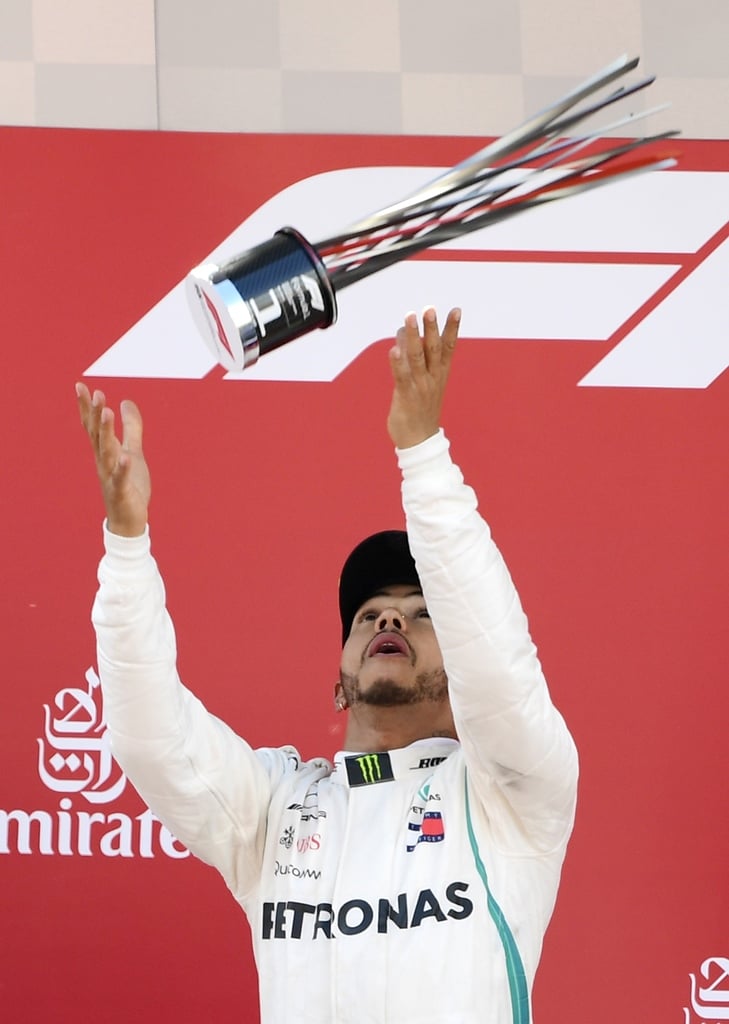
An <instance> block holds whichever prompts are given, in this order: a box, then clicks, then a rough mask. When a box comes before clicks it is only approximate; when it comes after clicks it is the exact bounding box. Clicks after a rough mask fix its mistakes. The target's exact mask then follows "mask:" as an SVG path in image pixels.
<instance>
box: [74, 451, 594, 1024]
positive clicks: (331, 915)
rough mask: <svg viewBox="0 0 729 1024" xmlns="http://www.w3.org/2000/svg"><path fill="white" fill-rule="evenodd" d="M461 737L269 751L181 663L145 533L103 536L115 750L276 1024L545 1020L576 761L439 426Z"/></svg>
mask: <svg viewBox="0 0 729 1024" xmlns="http://www.w3.org/2000/svg"><path fill="white" fill-rule="evenodd" d="M398 458H399V462H400V467H401V470H402V473H403V504H404V508H405V512H406V517H407V530H408V534H409V539H410V546H411V550H412V552H413V555H414V557H415V560H416V564H417V568H418V573H419V575H420V578H421V581H422V585H423V592H424V595H425V599H426V603H427V606H428V609H429V612H430V615H431V618H432V620H433V623H434V626H435V630H436V634H437V637H438V641H439V644H440V647H441V650H442V654H443V659H444V665H445V668H446V672H447V675H448V680H449V686H450V694H451V702H452V706H453V714H454V718H455V723H456V728H457V732H458V736H459V739H460V742H459V743H457V742H456V741H454V740H449V739H444V738H433V739H424V740H420V741H418V742H417V743H414V744H412V745H411V746H409V747H406V748H404V749H400V750H391V751H389V752H386V753H379V754H371V753H365V754H360V753H359V752H356V751H355V752H351V753H346V752H344V753H339V754H337V755H336V756H335V758H334V763H333V765H332V764H331V763H330V762H328V761H326V760H324V759H321V758H315V759H314V760H311V761H306V762H302V760H301V758H300V757H299V755H298V753H297V752H296V750H295V749H294V748H292V747H283V748H279V749H258V750H253V749H252V748H251V747H250V746H249V745H248V744H247V743H246V742H245V741H244V740H242V739H241V738H240V737H239V736H237V735H236V734H235V733H234V732H233V731H232V730H231V729H229V728H228V727H227V726H226V725H225V724H224V723H222V722H221V721H219V720H218V719H216V718H215V717H213V716H212V715H210V714H209V713H208V712H207V711H206V710H205V708H204V707H203V705H202V704H201V703H200V701H199V700H198V699H197V698H196V697H194V696H193V695H192V694H191V693H190V692H189V691H188V690H187V689H185V688H184V687H183V686H182V684H181V683H180V681H179V678H178V675H177V671H176V667H175V664H176V651H175V637H174V631H173V627H172V623H171V621H170V618H169V616H168V614H167V611H166V609H165V595H164V586H163V583H162V579H161V577H160V575H159V573H158V570H157V567H156V563H155V562H154V560H153V558H152V556H151V554H150V549H149V538H148V536H144V537H140V538H133V539H127V538H121V537H116V536H113V535H111V534H109V533H106V534H105V540H106V551H107V553H106V555H105V557H104V559H103V560H102V562H101V565H100V568H99V581H100V584H101V586H100V590H99V593H98V595H97V598H96V602H95V605H94V611H93V621H94V625H95V628H96V631H97V636H98V657H99V671H100V676H101V681H102V685H103V692H104V708H105V717H106V720H107V722H108V726H109V731H110V735H111V739H112V748H113V750H114V753H115V756H116V757H117V759H118V760H119V762H120V764H121V765H122V767H123V768H124V770H125V771H126V772H127V774H128V776H129V778H130V779H131V781H132V782H133V783H134V785H135V786H136V788H137V789H138V790H139V792H140V794H141V795H142V797H143V798H144V799H145V800H146V801H147V803H148V804H149V806H150V807H151V809H152V810H153V811H154V812H155V814H157V815H158V817H159V818H160V819H161V820H162V821H163V822H164V824H165V825H166V826H167V828H168V829H170V831H172V832H173V834H174V835H175V836H176V837H177V838H178V839H179V840H180V841H181V842H182V843H184V844H185V845H186V846H187V847H188V848H189V849H190V850H191V851H192V852H193V853H194V854H196V855H197V856H198V857H200V858H201V859H202V860H204V861H206V862H207V863H208V864H211V865H213V866H214V867H216V868H217V869H218V870H219V871H220V873H221V874H222V876H223V878H224V879H225V881H226V883H227V885H228V887H229V888H230V890H231V892H232V893H233V896H234V897H235V899H236V900H237V901H238V903H239V904H240V905H241V907H242V908H243V909H244V911H245V912H246V914H247V916H248V919H249V922H250V926H251V929H252V933H253V940H254V948H255V955H256V962H257V967H258V973H259V979H260V1002H261V1019H262V1021H263V1022H264V1024H385V1022H387V1024H529V1022H530V1021H531V988H532V983H533V979H534V974H535V971H536V968H537V962H538V959H539V955H540V951H541V946H542V938H543V935H544V931H545V929H546V927H547V923H548V921H549V918H550V915H551V913H552V909H553V906H554V901H555V897H556V893H557V887H558V883H559V877H560V870H561V866H562V861H563V858H564V854H565V848H566V845H567V841H568V838H569V835H570V831H571V828H572V823H573V816H574V805H575V793H576V783H577V756H576V752H575V747H574V744H573V742H572V739H571V737H570V735H569V733H568V731H567V729H566V727H565V724H564V722H563V720H562V718H561V716H560V715H559V713H558V712H557V711H556V710H555V708H554V706H553V705H552V703H551V701H550V698H549V693H548V691H547V686H546V683H545V680H544V677H543V674H542V670H541V667H540V664H539V661H538V659H537V654H536V649H535V647H534V645H533V644H532V642H531V640H530V637H529V633H528V630H527V622H526V619H525V616H524V614H523V612H522V609H521V606H520V603H519V599H518V596H517V594H516V591H515V589H514V586H513V584H512V582H511V579H510V577H509V574H508V572H507V569H506V567H505V565H504V563H503V561H502V558H501V556H500V554H499V552H498V550H497V549H496V547H495V546H494V544H493V542H492V540H491V537H490V533H489V530H488V527H487V526H486V524H485V523H484V521H483V520H482V519H481V517H480V516H479V514H478V512H477V508H476V499H475V495H474V493H473V491H472V490H471V489H470V488H469V487H467V486H466V485H465V484H464V483H463V479H462V476H461V474H460V471H459V469H458V468H457V467H456V466H455V465H454V464H453V463H452V462H451V460H450V456H449V453H448V442H447V440H446V438H445V437H444V435H443V434H442V432H441V433H440V434H438V435H437V436H434V437H432V438H429V439H428V440H427V441H425V442H423V443H422V444H420V445H417V446H416V447H414V448H409V449H406V450H401V451H399V452H398Z"/></svg>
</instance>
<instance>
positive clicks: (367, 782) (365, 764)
mask: <svg viewBox="0 0 729 1024" xmlns="http://www.w3.org/2000/svg"><path fill="white" fill-rule="evenodd" d="M344 760H345V763H346V766H347V778H348V779H349V784H350V786H371V785H373V784H374V783H375V782H390V781H391V780H392V779H393V778H394V777H395V776H394V775H393V772H392V764H391V763H390V755H389V754H388V753H386V752H383V753H381V754H360V755H359V756H358V757H346V758H345V759H344Z"/></svg>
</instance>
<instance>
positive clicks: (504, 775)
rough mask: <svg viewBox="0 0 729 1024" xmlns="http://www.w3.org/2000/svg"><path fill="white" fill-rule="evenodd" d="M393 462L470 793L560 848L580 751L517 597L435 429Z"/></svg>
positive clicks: (540, 843)
mask: <svg viewBox="0 0 729 1024" xmlns="http://www.w3.org/2000/svg"><path fill="white" fill-rule="evenodd" d="M397 456H398V461H399V465H400V468H401V471H402V475H403V483H402V497H403V505H404V509H405V514H406V519H407V530H408V537H409V542H410V547H411V550H412V553H413V557H414V558H415V562H416V565H417V569H418V574H419V576H420V579H421V582H422V585H423V593H424V596H425V600H426V603H427V605H428V610H429V612H430V615H431V618H432V620H433V624H434V627H435V631H436V635H437V637H438V641H439V644H440V648H441V651H442V654H443V660H444V666H445V669H446V673H447V675H448V681H449V690H450V695H451V704H452V707H453V714H454V720H455V724H456V730H457V733H458V738H459V740H460V742H461V745H462V748H463V752H464V756H465V759H466V764H467V767H468V771H469V777H470V779H471V783H472V786H473V789H474V790H475V792H476V794H477V795H479V796H480V797H481V799H482V801H483V798H484V796H485V795H486V794H487V792H488V791H489V787H491V786H493V785H494V784H496V785H497V786H498V787H499V789H500V791H501V792H502V793H503V795H504V796H505V798H506V800H507V801H508V803H509V805H510V806H511V808H512V811H513V812H514V813H515V814H516V816H517V818H518V821H519V822H520V826H519V827H520V830H521V831H523V832H525V833H526V834H527V835H528V837H529V841H530V842H531V843H532V844H533V845H535V846H536V847H537V848H538V849H539V850H540V851H546V850H549V849H552V848H556V847H557V846H558V845H560V844H561V843H563V842H564V841H565V840H566V839H567V837H568V836H569V833H570V830H571V827H572V823H573V819H574V807H575V798H576V785H577V754H576V750H575V746H574V743H573V741H572V738H571V736H570V734H569V732H568V730H567V727H566V725H565V723H564V721H563V719H562V716H561V715H560V714H559V712H558V711H557V710H556V708H555V707H554V705H553V704H552V702H551V699H550V695H549V691H548V688H547V683H546V681H545V679H544V675H543V672H542V668H541V665H540V663H539V659H538V657H537V651H536V648H535V646H534V644H533V643H532V640H531V637H530V635H529V629H528V624H527V620H526V616H525V615H524V612H523V611H522V607H521V603H520V601H519V596H518V594H517V592H516V589H515V587H514V584H513V583H512V580H511V577H510V575H509V572H508V570H507V568H506V565H505V564H504V561H503V559H502V557H501V554H500V553H499V551H498V549H497V547H496V545H495V544H494V542H493V540H492V538H491V533H490V530H489V528H488V526H487V524H486V523H485V522H484V520H483V519H482V518H481V516H480V515H479V513H478V507H477V501H476V495H475V494H474V492H473V490H472V489H471V488H470V487H468V486H467V485H466V484H465V483H464V481H463V476H462V474H461V471H460V470H459V469H458V467H457V466H455V465H454V464H453V462H452V461H451V458H450V455H449V443H448V441H447V439H446V438H445V435H444V434H443V432H442V431H441V432H439V434H437V435H435V436H434V437H431V438H428V440H427V441H424V442H423V443H422V444H419V445H416V446H415V447H413V448H407V449H399V450H398V451H397Z"/></svg>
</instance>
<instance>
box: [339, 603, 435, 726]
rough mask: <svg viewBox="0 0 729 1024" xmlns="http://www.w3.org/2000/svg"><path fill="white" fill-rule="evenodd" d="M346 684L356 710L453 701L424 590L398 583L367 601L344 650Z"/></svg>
mask: <svg viewBox="0 0 729 1024" xmlns="http://www.w3.org/2000/svg"><path fill="white" fill-rule="evenodd" d="M340 681H341V685H342V689H343V691H344V695H345V697H346V699H347V703H348V705H349V706H350V707H352V706H353V705H354V704H357V703H362V704H371V705H379V706H381V707H394V706H397V705H402V704H415V703H419V702H421V701H444V700H447V698H448V681H447V679H446V674H445V671H444V669H443V657H442V655H441V652H440V647H439V646H438V641H437V640H436V637H435V632H434V630H433V624H432V622H431V621H430V616H429V615H428V610H427V608H426V606H425V601H424V600H423V595H422V594H421V592H420V590H418V589H417V588H415V587H412V586H410V585H400V584H398V585H394V586H391V587H386V588H384V589H383V590H382V591H380V592H378V593H377V594H375V595H373V596H372V597H371V598H370V599H369V600H368V601H365V603H364V604H363V605H362V606H361V608H359V609H358V611H357V614H356V615H355V617H354V621H353V622H352V628H351V630H350V633H349V636H348V638H347V642H346V643H345V645H344V648H343V650H342V660H341V663H340Z"/></svg>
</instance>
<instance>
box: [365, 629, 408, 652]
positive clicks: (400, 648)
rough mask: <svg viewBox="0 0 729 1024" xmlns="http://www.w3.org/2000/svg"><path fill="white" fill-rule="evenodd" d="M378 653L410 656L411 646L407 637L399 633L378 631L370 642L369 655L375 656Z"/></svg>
mask: <svg viewBox="0 0 729 1024" xmlns="http://www.w3.org/2000/svg"><path fill="white" fill-rule="evenodd" d="M378 654H384V655H389V656H393V655H398V654H399V655H404V656H405V657H406V658H409V657H410V647H409V646H408V643H407V641H406V640H405V638H404V637H403V636H401V635H400V634H399V633H378V634H377V636H376V637H375V638H374V640H372V641H371V642H370V646H369V649H368V651H367V656H368V657H370V658H374V657H375V656H376V655H378Z"/></svg>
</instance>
